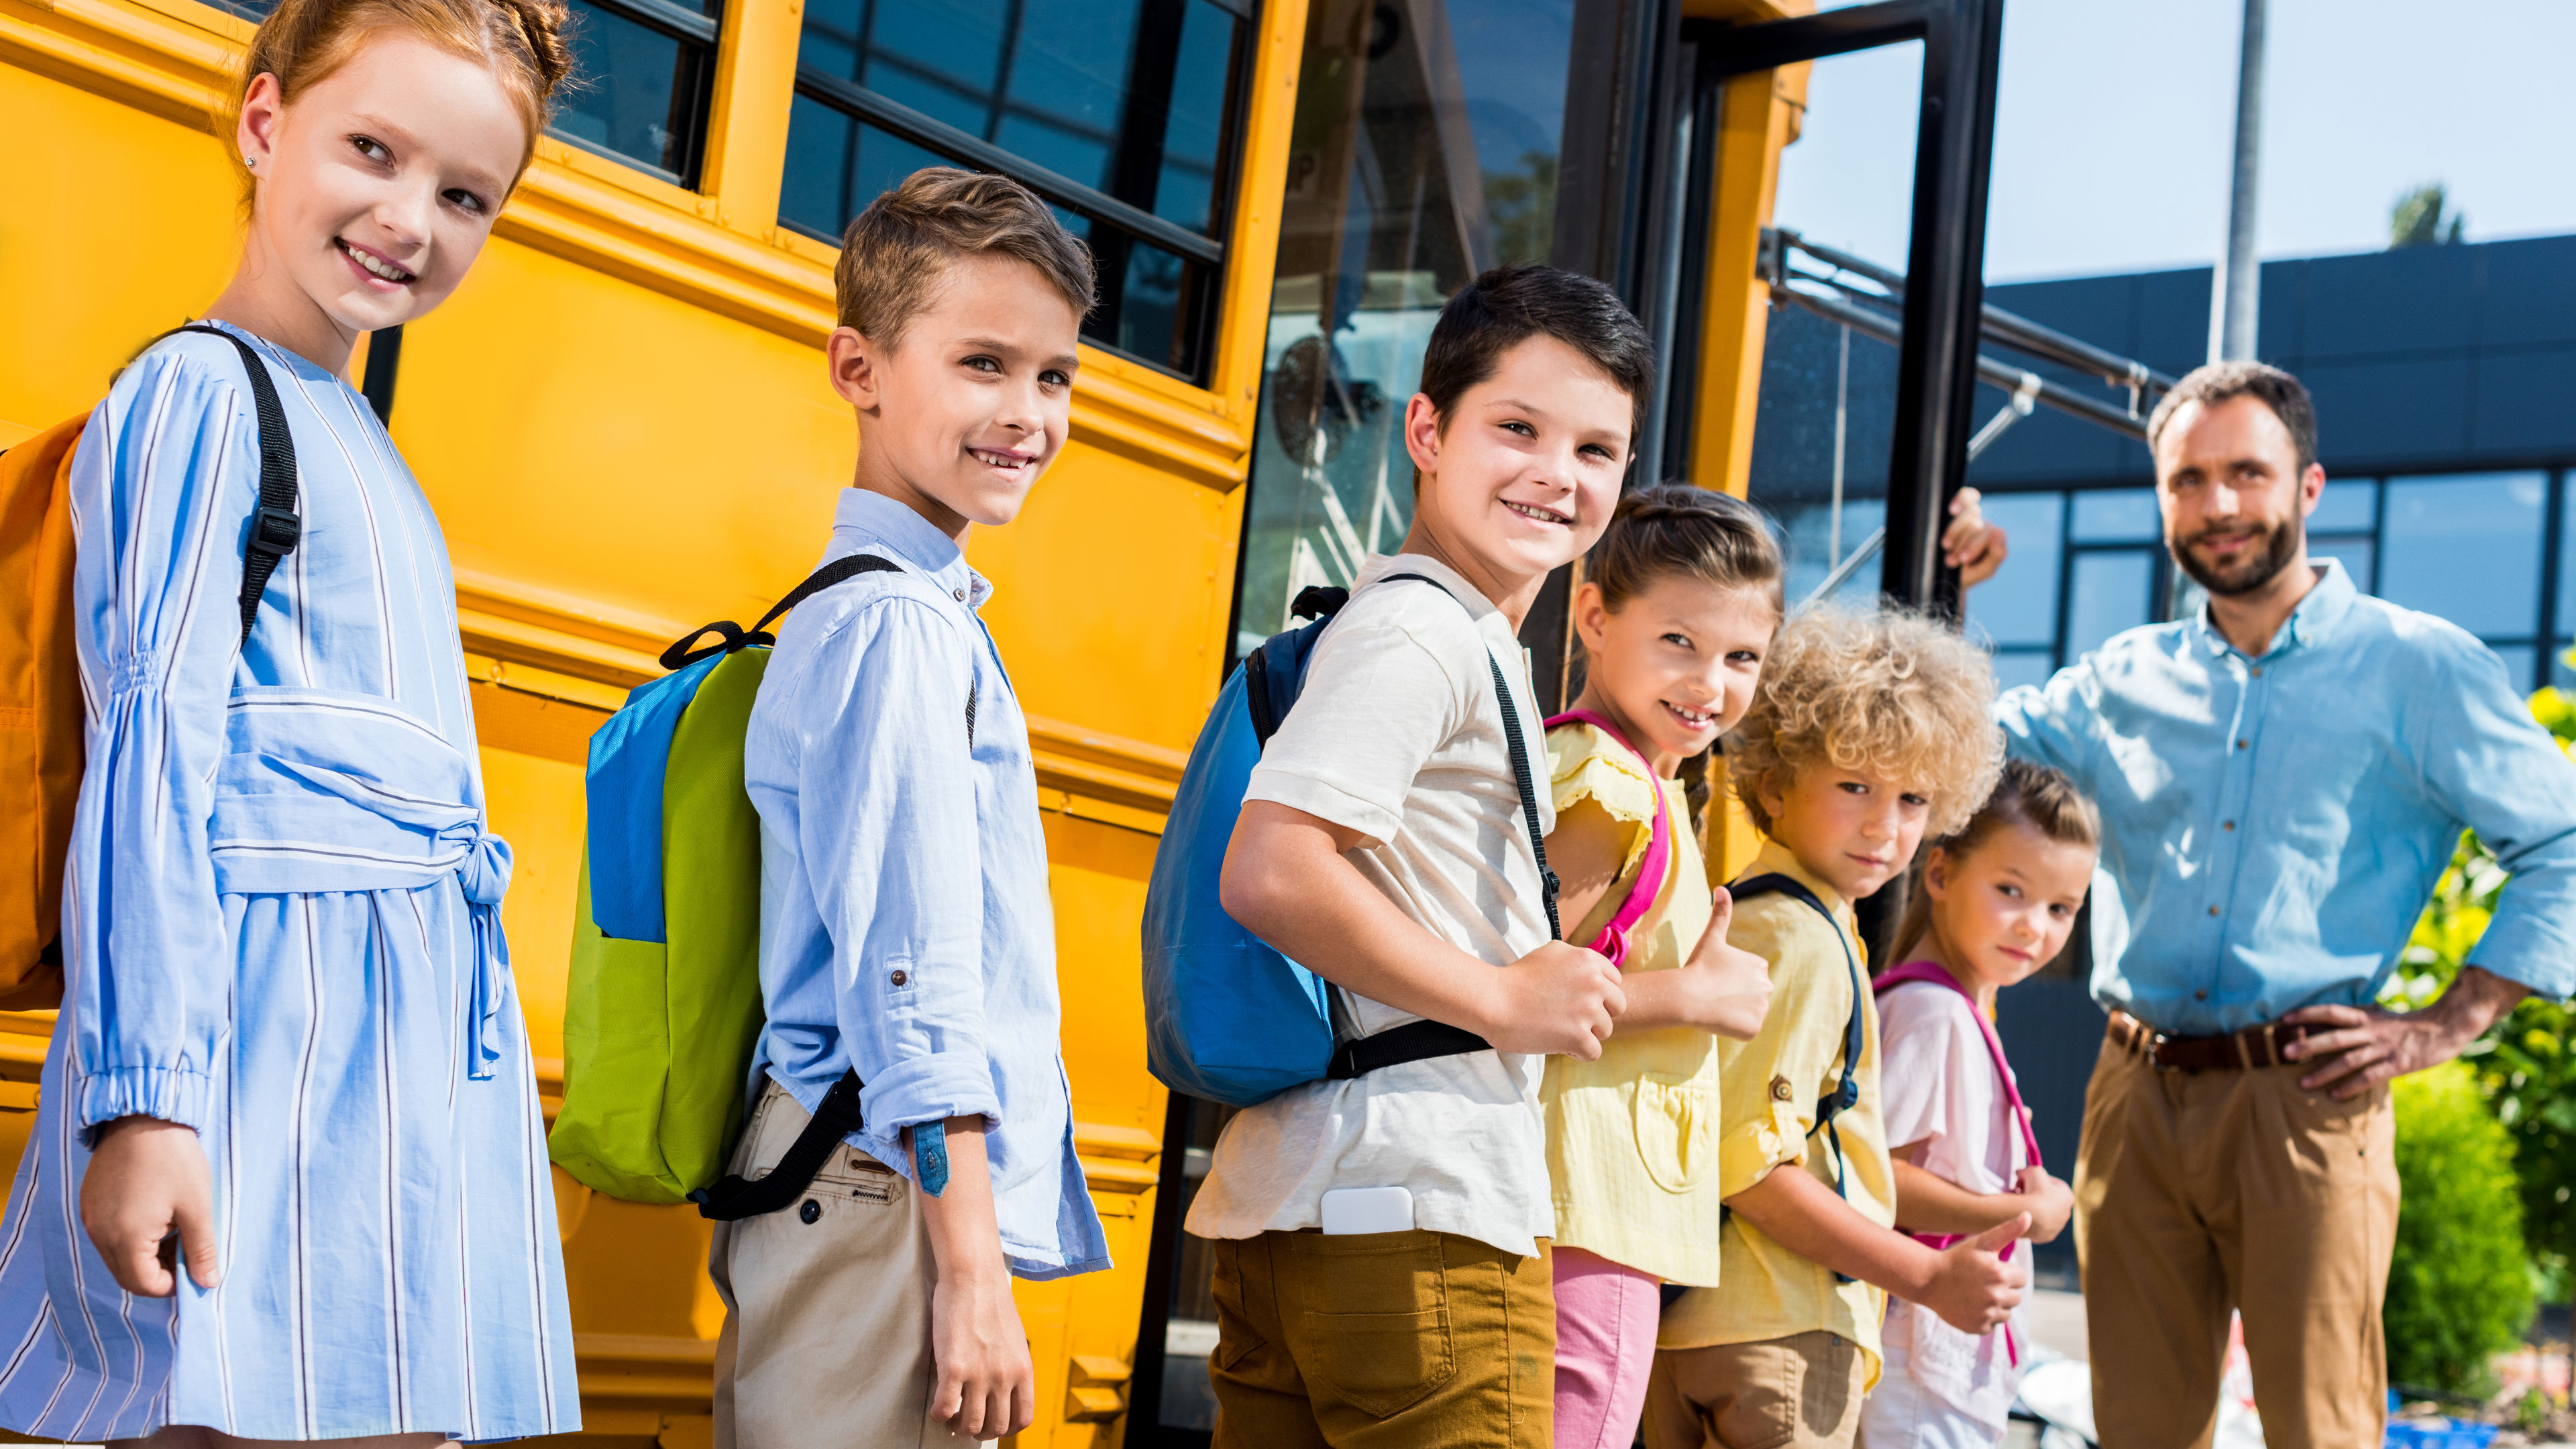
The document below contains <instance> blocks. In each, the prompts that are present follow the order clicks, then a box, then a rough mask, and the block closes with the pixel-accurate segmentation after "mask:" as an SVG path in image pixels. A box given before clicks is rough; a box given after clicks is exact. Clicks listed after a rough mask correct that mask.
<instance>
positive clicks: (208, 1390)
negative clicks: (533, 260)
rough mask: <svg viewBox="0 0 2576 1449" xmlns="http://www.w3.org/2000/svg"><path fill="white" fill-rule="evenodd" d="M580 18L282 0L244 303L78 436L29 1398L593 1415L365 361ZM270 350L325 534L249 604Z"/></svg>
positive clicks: (27, 1337) (108, 1407) (148, 1410)
mask: <svg viewBox="0 0 2576 1449" xmlns="http://www.w3.org/2000/svg"><path fill="white" fill-rule="evenodd" d="M562 13H563V12H562V10H561V7H560V0H284V3H283V4H281V5H280V6H279V7H278V9H277V10H276V11H275V12H274V13H273V14H272V15H271V17H270V18H269V20H268V21H267V23H265V24H264V25H262V26H261V27H260V29H259V33H258V36H257V38H256V39H254V40H253V42H252V45H251V52H250V56H249V61H248V64H247V65H246V66H245V74H246V75H247V76H248V77H249V78H250V79H249V80H248V82H247V84H246V86H245V87H244V90H243V92H242V93H241V94H240V95H239V96H238V98H237V111H238V114H237V117H236V124H235V126H234V128H233V130H234V132H235V139H236V142H237V145H238V147H239V154H240V156H241V158H242V164H243V166H244V167H245V168H246V170H247V173H248V178H249V185H250V187H251V196H252V206H251V209H250V214H249V221H248V227H247V238H246V241H245V243H244V248H243V255H242V259H241V264H240V268H239V271H238V272H237V274H236V275H235V277H234V279H233V282H232V284H231V286H230V287H229V288H228V289H227V290H226V291H225V292H224V294H223V295H222V296H221V297H220V298H218V299H217V301H216V303H215V305H214V308H213V309H212V325H213V326H215V327H217V328H219V329H220V332H219V333H209V332H204V331H197V332H188V333H181V334H178V335H175V336H173V337H171V338H168V339H165V340H163V341H161V342H160V343H158V344H156V345H155V346H153V347H152V348H151V349H150V350H149V351H147V352H145V353H144V354H143V355H142V357H141V358H140V359H138V360H137V361H136V362H135V363H134V365H133V366H131V367H129V368H128V369H126V371H125V372H124V374H123V375H122V376H121V377H120V378H119V379H118V380H117V382H116V384H115V387H114V388H113V390H112V391H111V392H110V393H109V395H108V397H107V400H106V401H105V402H104V403H102V404H101V405H100V406H99V408H98V411H97V412H96V413H95V414H94V415H93V417H92V418H91V420H90V423H89V428H88V431H87V433H86V434H85V435H84V437H83V439H82V441H81V445H80V450H79V452H78V454H77V455H76V460H75V463H74V466H73V473H72V480H71V508H72V515H73V519H74V531H75V536H76V538H77V541H78V564H77V569H76V577H75V584H74V604H75V615H76V629H77V634H78V639H77V644H78V651H79V660H80V668H81V680H82V685H83V688H84V691H85V694H86V701H87V709H88V739H89V767H88V773H87V775H86V776H85V778H84V780H83V782H82V787H81V797H80V808H79V814H78V817H77V821H76V825H75V835H74V840H73V845H72V854H71V859H70V862H69V865H68V868H67V870H66V872H65V878H66V885H65V888H64V900H63V924H64V935H63V946H64V957H65V980H66V990H65V998H64V1002H63V1010H62V1017H61V1021H60V1024H59V1025H58V1026H57V1027H56V1029H55V1032H54V1038H53V1047H52V1050H51V1052H50V1054H49V1055H48V1056H47V1058H46V1062H45V1068H44V1078H43V1090H42V1096H41V1104H42V1105H41V1106H40V1107H39V1109H38V1112H37V1117H36V1125H35V1131H34V1136H33V1139H32V1140H31V1141H30V1143H29V1145H28V1147H27V1151H26V1153H25V1155H24V1157H23V1158H22V1160H21V1162H20V1165H19V1170H18V1175H17V1180H16V1182H15V1184H14V1186H13V1187H12V1189H11V1192H10V1197H9V1204H8V1209H7V1214H6V1217H5V1218H0V1425H6V1426H7V1427H8V1428H11V1429H14V1430H19V1431H21V1432H25V1433H30V1434H36V1435H42V1436H45V1437H49V1438H61V1439H85V1440H98V1439H102V1438H104V1439H142V1438H146V1437H147V1436H148V1438H149V1442H150V1443H151V1444H154V1445H164V1446H166V1445H215V1444H232V1443H238V1442H241V1441H242V1440H245V1439H246V1440H252V1441H261V1440H266V1441H305V1440H317V1439H339V1440H356V1441H363V1442H364V1443H366V1444H370V1445H377V1444H381V1445H387V1446H391V1445H397V1444H399V1445H405V1446H408V1445H414V1444H419V1445H434V1444H438V1443H440V1442H442V1441H445V1440H447V1439H451V1438H454V1439H469V1440H487V1439H507V1438H515V1437H519V1436H522V1435H533V1434H547V1433H556V1432H562V1431H567V1430H570V1429H573V1428H575V1427H577V1425H578V1423H579V1419H580V1412H579V1401H578V1396H577V1392H576V1389H575V1386H574V1378H573V1346H572V1334H571V1325H570V1320H569V1315H568V1313H567V1311H566V1306H565V1298H564V1277H563V1263H562V1256H561V1250H560V1247H559V1243H558V1239H557V1235H556V1222H555V1214H554V1203H553V1195H552V1190H551V1185H550V1182H549V1179H548V1175H547V1168H546V1156H545V1147H544V1142H543V1130H544V1129H543V1120H542V1117H541V1114H540V1112H539V1108H538V1102H537V1090H536V1082H535V1079H534V1076H533V1074H532V1071H531V1064H530V1060H529V1054H528V1045H527V1037H526V1033H525V1030H524V1027H523V1025H522V1022H521V1019H520V1013H519V1006H518V999H517V995H516V993H515V991H514V990H513V988H512V984H511V980H510V975H509V964H508V962H509V958H508V952H507V948H506V947H505V945H504V944H503V941H502V938H501V928H500V917H499V905H500V901H501V893H502V890H503V888H504V887H505V886H506V885H507V884H508V881H509V874H510V854H509V849H508V847H507V846H505V845H503V844H502V842H501V841H500V840H499V839H498V838H496V837H494V836H493V835H491V834H490V833H489V832H488V831H487V829H486V827H485V821H484V814H483V785H482V777H481V771H480V769H479V766H478V763H477V757H476V754H475V742H474V718H473V713H472V709H471V706H470V703H469V699H468V695H467V689H466V679H465V670H464V661H463V658H462V656H461V654H460V652H459V648H458V643H457V633H456V608H455V595H454V585H453V582H452V580H451V577H450V575H449V570H448V561H447V549H446V545H445V543H444V542H443V540H442V539H441V537H440V534H439V529H438V523H437V520H436V519H435V518H434V517H433V516H432V515H431V513H430V508H429V504H428V501H427V499H426V498H424V497H423V496H422V493H421V490H420V487H419V485H418V484H417V483H415V482H414V481H413V479H412V476H411V473H410V472H409V470H408V469H406V468H405V467H404V466H403V462H402V459H401V458H400V457H399V456H398V455H397V454H396V453H395V452H394V449H393V444H392V443H391V442H390V441H389V440H388V439H387V438H386V436H385V431H384V429H383V428H382V427H381V426H380V425H379V424H378V422H377V420H376V418H375V416H374V414H373V413H372V412H371V411H370V410H369V408H368V406H367V405H366V403H365V401H364V400H363V399H361V398H360V397H359V395H358V394H357V393H356V392H354V391H352V390H351V389H350V388H349V386H348V385H347V383H345V382H344V381H342V379H341V374H343V373H344V372H345V371H346V369H347V366H348V362H349V357H350V352H351V350H352V347H353V344H354V343H355V341H356V338H357V336H358V334H359V333H362V332H368V331H374V330H376V329H379V328H384V327H390V326H394V325H396V324H399V323H402V322H406V321H409V320H411V319H413V318H416V317H418V316H420V315H421V314H422V313H424V312H426V311H428V310H429V309H430V308H431V307H433V306H435V305H436V304H437V303H438V302H439V301H440V300H441V299H443V298H444V297H445V296H446V295H447V293H448V292H449V291H451V290H453V289H454V287H455V286H456V284H457V283H458V282H459V281H460V280H462V278H463V276H464V273H465V270H466V268H467V266H468V265H469V264H471V262H472V261H473V259H474V256H475V254H476V252H477V251H478V250H479V249H480V248H481V246H482V243H483V240H484V238H485V236H486V235H487V233H488V232H489V230H490V227H491V224H492V219H493V217H494V215H495V214H496V213H497V212H498V211H499V210H500V207H501V204H502V202H503V200H504V199H505V198H506V197H507V196H508V195H509V193H510V190H511V188H512V187H513V186H514V185H515V184H516V183H517V180H518V177H519V175H520V173H521V172H522V171H523V170H524V169H525V168H526V165H527V163H528V160H529V158H530V156H531V155H532V154H533V150H534V145H535V137H536V135H537V133H538V131H539V130H540V129H541V127H542V125H543V123H544V116H545V108H546V104H547V97H548V95H549V93H550V92H551V90H552V89H553V86H554V83H555V82H556V81H557V80H558V79H559V78H560V77H561V76H562V74H563V71H564V66H565V59H564V48H563V43H562V41H561V39H560V36H559V32H558V26H559V22H560V20H561V18H562ZM245 348H246V350H245ZM252 367H257V368H259V369H261V371H262V372H263V373H264V375H265V377H266V379H267V380H268V382H269V383H271V384H272V385H273V387H274V391H275V393H276V395H277V400H278V403H279V405H280V407H279V411H281V412H282V414H283V417H282V421H283V422H284V424H285V427H286V429H287V430H288V432H289V434H290V435H291V437H292V439H293V443H294V453H295V458H296V460H297V463H298V465H299V469H298V471H299V473H300V494H301V496H300V499H299V501H298V508H297V511H299V512H300V513H301V515H302V537H301V540H300V542H298V543H296V545H295V547H294V548H293V550H292V551H291V552H289V553H288V554H287V555H286V556H285V558H284V560H283V561H282V562H281V563H279V564H278V565H277V568H276V572H275V575H274V577H273V578H272V579H271V580H270V581H269V582H268V584H267V587H266V589H265V591H264V593H261V592H258V591H256V590H253V591H251V597H252V600H253V602H252V603H251V604H250V605H248V606H245V605H244V604H243V603H241V602H240V600H239V598H238V597H237V596H238V595H239V594H241V593H242V592H244V590H243V576H244V572H245V565H244V540H245V539H246V538H247V537H249V536H251V535H252V533H253V531H254V529H255V528H256V527H257V526H258V522H259V520H258V515H259V512H260V509H261V507H262V499H261V489H260V476H261V450H260V437H261V427H260V421H259V416H258V414H259V411H260V409H259V407H258V406H257V403H258V391H257V389H256V388H255V386H254V384H253V380H252V376H251V373H250V369H251V368H252ZM271 521H273V520H271ZM246 608H247V610H248V611H249V617H248V619H247V622H246V618H245V611H246ZM165 1243H167V1244H169V1247H168V1248H165V1246H164V1245H165ZM165 1254H166V1255H165ZM233 1436H239V1438H235V1437H233Z"/></svg>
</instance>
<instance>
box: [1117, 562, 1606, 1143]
mask: <svg viewBox="0 0 2576 1449" xmlns="http://www.w3.org/2000/svg"><path fill="white" fill-rule="evenodd" d="M1398 579H1411V580H1416V581H1418V582H1421V583H1426V584H1430V585H1431V586H1432V587H1433V588H1436V589H1440V590H1441V592H1442V593H1448V590H1447V589H1445V588H1442V587H1441V585H1440V584H1439V583H1438V582H1437V581H1435V580H1432V579H1429V578H1425V577H1424V576H1422V575H1421V574H1389V575H1387V576H1386V577H1385V578H1383V579H1380V580H1379V581H1378V582H1379V583H1381V584H1384V583H1393V582H1395V581H1396V580H1398ZM1451 597H1453V598H1454V597H1456V596H1455V595H1452V596H1451ZM1349 599H1350V593H1349V591H1348V590H1346V589H1336V588H1310V589H1307V590H1305V591H1304V592H1302V593H1300V594H1299V595H1298V596H1297V601H1296V605H1295V608H1294V612H1295V614H1296V616H1297V617H1298V618H1300V619H1308V620H1312V621H1313V622H1311V623H1307V624H1304V625H1301V626H1299V627H1297V628H1294V629H1289V630H1286V631H1285V632H1282V633H1279V634H1274V635H1272V636H1271V637H1270V638H1269V639H1268V640H1267V641H1265V642H1264V643H1263V644H1262V646H1261V647H1260V648H1258V649H1256V650H1254V651H1252V653H1251V654H1250V655H1248V656H1246V657H1245V659H1244V661H1243V664H1242V667H1240V668H1238V669H1237V670H1235V672H1234V674H1233V675H1232V676H1231V677H1229V678H1228V679H1227V680H1226V682H1225V688H1223V689H1222V690H1220V691H1218V693H1217V697H1216V707H1215V708H1214V709H1213V710H1211V711H1210V712H1209V715H1208V722H1207V724H1206V725H1205V726H1204V727H1202V728H1201V729H1200V730H1199V738H1198V743H1197V744H1196V745H1195V746H1194V747H1192V749H1191V750H1190V763H1189V768H1188V769H1187V770H1185V771H1184V772H1183V773H1182V775H1181V785H1180V790H1179V792H1178V794H1177V796H1176V797H1175V798H1174V800H1173V802H1172V813H1171V817H1170V819H1169V820H1168V821H1167V822H1166V823H1165V824H1164V827H1163V839H1162V844H1161V845H1160V846H1159V847H1157V848H1156V850H1155V852H1154V874H1153V877H1152V879H1151V880H1150V881H1149V882H1148V884H1147V885H1146V888H1145V921H1144V956H1145V1057H1146V1065H1147V1066H1148V1067H1149V1068H1151V1070H1152V1071H1153V1073H1154V1076H1155V1078H1156V1080H1158V1081H1160V1082H1161V1083H1162V1084H1163V1085H1164V1086H1166V1087H1169V1088H1171V1089H1172V1090H1173V1091H1175V1092H1186V1093H1188V1094H1189V1095H1191V1096H1193V1097H1204V1098H1206V1099H1207V1100H1209V1101H1212V1102H1222V1103H1225V1104H1226V1105H1228V1106H1233V1107H1249V1106H1252V1105H1254V1104H1256V1103H1259V1102H1264V1101H1267V1100H1269V1099H1270V1098H1272V1097H1275V1096H1277V1095H1279V1094H1280V1093H1281V1092H1284V1091H1286V1090H1288V1089H1289V1088H1290V1087H1294V1086H1298V1085H1300V1084H1302V1083H1305V1082H1314V1081H1323V1080H1328V1079H1329V1080H1334V1081H1343V1080H1348V1079H1349V1078H1352V1077H1356V1076H1359V1075H1361V1074H1363V1073H1365V1072H1372V1071H1375V1070H1377V1069H1378V1068H1380V1067H1389V1066H1393V1065H1395V1064H1397V1063H1398V1062H1415V1061H1423V1060H1427V1059H1429V1058H1432V1057H1444V1056H1455V1055H1458V1054H1460V1053H1463V1052H1477V1051H1485V1050H1488V1049H1489V1047H1490V1045H1491V1044H1490V1043H1488V1042H1487V1041H1486V1040H1485V1039H1484V1038H1483V1037H1480V1036H1478V1035H1476V1034H1475V1033H1474V1032H1471V1031H1467V1030H1464V1029H1462V1028H1459V1027H1454V1026H1448V1025H1445V1024H1443V1023H1440V1022H1436V1021H1413V1022H1407V1023H1405V1024H1404V1025H1402V1026H1399V1027H1392V1028H1390V1029H1388V1030H1386V1031H1382V1032H1379V1033H1377V1034H1376V1035H1374V1036H1367V1037H1360V1038H1357V1039H1355V1040H1352V1041H1347V1042H1344V1043H1342V1044H1341V1045H1340V1046H1339V1047H1338V1048H1337V1047H1336V1046H1335V1045H1334V1042H1333V1005H1332V991H1333V988H1332V986H1331V984H1330V983H1328V982H1326V981H1325V980H1323V979H1322V978H1321V977H1319V976H1317V975H1315V974H1314V973H1313V972H1311V971H1308V970H1307V969H1306V968H1305V967H1303V966H1300V965H1298V964H1297V963H1296V962H1294V961H1291V960H1289V959H1288V958H1287V957H1286V956H1283V955H1281V954H1280V953H1279V952H1278V951H1277V950H1275V949H1273V948H1272V947H1271V946H1270V944H1269V943H1268V942H1266V941H1264V940H1262V939H1261V938H1260V937H1258V936H1255V935H1254V934H1252V933H1251V932H1250V931H1248V930H1245V929H1244V928H1243V926H1242V925H1241V924H1240V923H1239V922H1237V921H1236V920H1235V919H1234V917H1232V916H1230V915H1228V914H1226V910H1225V906H1224V905H1223V904H1222V903H1221V902H1220V901H1219V899H1218V881H1219V878H1220V877H1221V876H1222V875H1223V873H1224V870H1225V850H1226V845H1227V843H1228V842H1230V841H1231V840H1233V838H1234V823H1235V818H1236V817H1237V816H1239V815H1241V814H1242V813H1243V792H1244V790H1245V789H1246V788H1247V787H1248V786H1249V784H1250V783H1251V779H1252V768H1253V766H1255V765H1258V764H1259V763H1261V751H1262V749H1263V747H1264V746H1266V745H1268V744H1269V742H1270V736H1271V735H1272V734H1273V733H1275V732H1276V731H1277V730H1278V728H1279V724H1280V721H1282V720H1284V719H1286V718H1287V717H1288V711H1289V709H1290V708H1291V707H1293V706H1294V705H1295V704H1296V703H1297V695H1298V692H1299V691H1300V690H1302V689H1303V688H1304V687H1305V683H1306V666H1307V663H1308V661H1309V660H1310V659H1311V658H1312V657H1313V655H1314V652H1315V641H1316V640H1317V639H1318V638H1320V637H1322V635H1323V632H1324V628H1325V626H1326V625H1328V624H1330V623H1331V622H1332V619H1333V616H1334V615H1335V614H1336V613H1338V612H1340V610H1341V608H1342V606H1343V605H1344V604H1345V603H1347V602H1349ZM1485 663H1486V665H1487V666H1488V667H1489V668H1491V669H1492V671H1493V679H1494V697H1495V699H1496V700H1497V701H1498V702H1499V703H1500V704H1501V706H1502V711H1503V731H1504V735H1505V737H1506V738H1507V739H1508V740H1509V742H1510V744H1511V753H1512V771H1513V773H1514V774H1515V775H1516V776H1517V777H1518V778H1519V782H1520V792H1521V818H1522V821H1523V823H1524V824H1525V825H1527V826H1528V828H1529V836H1530V848H1531V850H1533V851H1534V852H1536V853H1537V857H1538V873H1539V880H1540V882H1541V883H1542V885H1543V888H1544V892H1545V900H1546V905H1547V925H1548V934H1549V936H1550V937H1551V938H1554V937H1558V936H1561V935H1562V934H1563V933H1562V932H1561V931H1560V930H1559V929H1558V927H1557V920H1556V894H1557V880H1556V873H1555V872H1554V871H1551V870H1549V869H1548V866H1547V846H1546V843H1545V842H1544V841H1543V840H1542V839H1541V838H1540V832H1539V823H1538V794H1537V791H1536V789H1535V788H1534V786H1533V784H1532V780H1531V775H1530V764H1529V753H1528V750H1527V749H1526V747H1525V746H1524V744H1523V742H1522V739H1521V724H1520V715H1519V713H1518V712H1517V711H1515V710H1514V709H1513V708H1512V696H1511V690H1510V689H1509V688H1508V687H1507V686H1506V685H1505V683H1504V681H1503V669H1502V666H1501V665H1499V664H1496V663H1494V661H1493V657H1492V655H1490V654H1488V655H1487V656H1486V659H1485Z"/></svg>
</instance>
